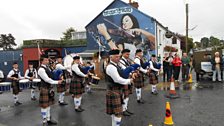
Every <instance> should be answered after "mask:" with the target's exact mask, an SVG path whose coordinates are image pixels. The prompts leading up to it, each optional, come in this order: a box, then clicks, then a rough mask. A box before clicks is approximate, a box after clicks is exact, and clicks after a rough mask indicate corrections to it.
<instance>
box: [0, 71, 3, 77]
mask: <svg viewBox="0 0 224 126" xmlns="http://www.w3.org/2000/svg"><path fill="white" fill-rule="evenodd" d="M0 78H4V74H3V71H1V70H0Z"/></svg>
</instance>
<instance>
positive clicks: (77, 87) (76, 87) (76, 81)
mask: <svg viewBox="0 0 224 126" xmlns="http://www.w3.org/2000/svg"><path fill="white" fill-rule="evenodd" d="M69 92H70V93H71V94H73V95H81V94H82V93H84V92H85V86H84V84H83V78H78V77H75V76H73V77H72V82H71V84H70V90H69Z"/></svg>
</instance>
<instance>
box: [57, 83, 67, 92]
mask: <svg viewBox="0 0 224 126" xmlns="http://www.w3.org/2000/svg"><path fill="white" fill-rule="evenodd" d="M66 90H67V89H66V84H65V83H64V84H57V93H62V92H65V91H66Z"/></svg>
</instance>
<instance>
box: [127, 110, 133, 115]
mask: <svg viewBox="0 0 224 126" xmlns="http://www.w3.org/2000/svg"><path fill="white" fill-rule="evenodd" d="M126 112H127V113H129V114H131V115H133V114H134V113H133V112H130V111H128V110H126Z"/></svg>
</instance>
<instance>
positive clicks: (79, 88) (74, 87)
mask: <svg viewBox="0 0 224 126" xmlns="http://www.w3.org/2000/svg"><path fill="white" fill-rule="evenodd" d="M73 59H74V61H73V63H74V64H73V65H72V82H71V84H70V90H69V92H70V93H71V94H72V95H73V98H74V104H75V111H76V112H82V111H84V109H82V107H81V100H82V93H84V92H85V85H84V83H83V81H84V78H85V77H86V78H87V77H88V75H87V74H84V73H83V72H81V66H80V57H79V56H75V57H73Z"/></svg>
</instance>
